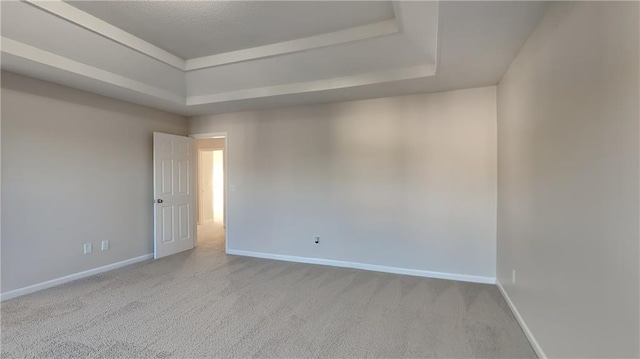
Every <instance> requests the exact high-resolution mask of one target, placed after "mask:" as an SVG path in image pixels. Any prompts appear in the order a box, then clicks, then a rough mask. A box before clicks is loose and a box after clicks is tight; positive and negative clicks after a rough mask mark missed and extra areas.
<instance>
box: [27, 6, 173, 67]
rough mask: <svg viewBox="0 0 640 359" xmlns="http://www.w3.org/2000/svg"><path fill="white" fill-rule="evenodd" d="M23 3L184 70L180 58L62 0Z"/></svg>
mask: <svg viewBox="0 0 640 359" xmlns="http://www.w3.org/2000/svg"><path fill="white" fill-rule="evenodd" d="M23 1H24V2H25V3H27V4H30V5H33V6H35V7H37V8H39V9H41V10H44V11H46V12H48V13H50V14H53V15H55V16H57V17H59V18H61V19H64V20H67V21H69V22H71V23H73V24H76V25H78V26H80V27H83V28H85V29H87V30H89V31H92V32H95V33H96V34H98V35H101V36H104V37H106V38H108V39H110V40H113V41H115V42H117V43H120V44H122V45H124V46H126V47H128V48H131V49H133V50H136V51H138V52H140V53H143V54H145V55H147V56H149V57H152V58H154V59H156V60H158V61H161V62H164V63H165V64H167V65H170V66H173V67H175V68H177V69H180V70H184V60H183V59H181V58H179V57H178V56H176V55H174V54H171V53H169V52H167V51H165V50H163V49H161V48H159V47H157V46H155V45H153V44H150V43H148V42H146V41H144V40H142V39H141V38H139V37H136V36H133V35H131V34H130V33H128V32H126V31H124V30H121V29H120V28H117V27H115V26H113V25H111V24H109V23H107V22H106V21H102V20H100V19H98V18H97V17H95V16H93V15H90V14H87V13H86V12H84V11H82V10H79V9H77V8H75V7H73V6H71V5H69V4H66V3H64V2H62V1H61V0H52V1H33V0H23Z"/></svg>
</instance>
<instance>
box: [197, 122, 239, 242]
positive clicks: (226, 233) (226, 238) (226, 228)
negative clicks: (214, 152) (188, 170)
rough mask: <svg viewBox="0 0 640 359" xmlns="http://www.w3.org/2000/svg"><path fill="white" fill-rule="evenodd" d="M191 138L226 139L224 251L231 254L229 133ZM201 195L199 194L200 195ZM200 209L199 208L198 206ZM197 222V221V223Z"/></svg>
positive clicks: (206, 134)
mask: <svg viewBox="0 0 640 359" xmlns="http://www.w3.org/2000/svg"><path fill="white" fill-rule="evenodd" d="M189 137H191V138H193V139H195V140H201V139H205V138H220V137H224V153H223V156H224V160H223V161H224V167H223V168H224V173H223V177H224V220H223V224H224V251H225V253H228V252H229V241H230V239H231V238H230V237H229V170H228V168H229V166H228V165H227V163H228V161H227V158H229V134H228V133H227V132H206V133H192V134H189ZM195 147H196V152H197V144H196V146H195ZM196 166H198V167H196V173H195V175H196V176H197V173H198V171H199V170H200V168H199V167H200V159H198V161H197V164H196ZM199 194H200V193H198V195H199ZM196 202H197V198H196ZM198 207H199V206H198ZM196 222H197V221H196ZM197 243H198V226H197V225H196V238H195V245H197Z"/></svg>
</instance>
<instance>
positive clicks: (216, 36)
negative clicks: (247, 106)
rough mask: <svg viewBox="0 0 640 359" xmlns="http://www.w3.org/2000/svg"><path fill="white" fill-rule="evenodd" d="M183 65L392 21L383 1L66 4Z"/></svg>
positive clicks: (387, 2) (107, 2)
mask: <svg viewBox="0 0 640 359" xmlns="http://www.w3.org/2000/svg"><path fill="white" fill-rule="evenodd" d="M68 3H69V4H70V5H72V6H75V7H76V8H78V9H80V10H82V11H85V12H87V13H89V14H91V15H93V16H95V17H97V18H99V19H101V20H103V21H106V22H108V23H110V24H112V25H114V26H116V27H119V28H120V29H122V30H124V31H126V32H128V33H130V34H132V35H135V36H137V37H139V38H141V39H143V40H145V41H147V42H150V43H152V44H154V45H156V46H158V47H160V48H162V49H164V50H166V51H168V52H170V53H172V54H174V55H176V56H179V57H181V58H183V59H192V58H197V57H202V56H208V55H213V54H220V53H225V52H229V51H235V50H241V49H246V48H251V47H256V46H262V45H268V44H273V43H277V42H282V41H289V40H294V39H299V38H303V37H308V36H314V35H318V34H323V33H328V32H333V31H339V30H345V29H348V28H351V27H354V26H361V25H366V24H370V23H374V22H378V21H383V20H390V19H393V18H394V12H393V7H392V5H391V2H389V1H69V2H68Z"/></svg>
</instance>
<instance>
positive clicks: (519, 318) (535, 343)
mask: <svg viewBox="0 0 640 359" xmlns="http://www.w3.org/2000/svg"><path fill="white" fill-rule="evenodd" d="M496 284H497V285H498V289H499V290H500V293H502V296H503V297H504V300H505V301H506V302H507V304H508V305H509V308H511V312H513V315H514V316H515V317H516V320H517V321H518V324H520V327H521V328H522V331H523V332H524V335H526V336H527V339H529V343H531V347H533V350H534V351H535V352H536V354H537V355H538V358H540V359H547V355H546V354H545V353H544V350H542V347H541V346H540V343H538V341H537V340H536V337H534V336H533V333H532V332H531V330H530V329H529V327H528V326H527V323H525V322H524V319H523V318H522V316H521V315H520V312H518V309H517V308H516V306H515V304H513V302H512V301H511V298H509V295H508V294H507V291H505V290H504V288H503V287H502V284H500V282H498V281H496Z"/></svg>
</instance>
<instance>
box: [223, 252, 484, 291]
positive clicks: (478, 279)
mask: <svg viewBox="0 0 640 359" xmlns="http://www.w3.org/2000/svg"><path fill="white" fill-rule="evenodd" d="M227 254H234V255H238V256H246V257H256V258H265V259H275V260H279V261H287V262H297V263H309V264H321V265H327V266H333V267H344V268H355V269H363V270H369V271H374V272H385V273H395V274H404V275H411V276H416V277H427V278H438V279H449V280H457V281H462V282H473V283H486V284H495V283H496V278H495V277H483V276H475V275H468V274H455V273H443V272H432V271H425V270H418V269H407V268H398V267H388V266H381V265H375V264H365V263H355V262H345V261H336V260H331V259H321V258H309V257H296V256H287V255H282V254H271V253H261V252H251V251H242V250H237V249H228V250H227Z"/></svg>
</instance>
